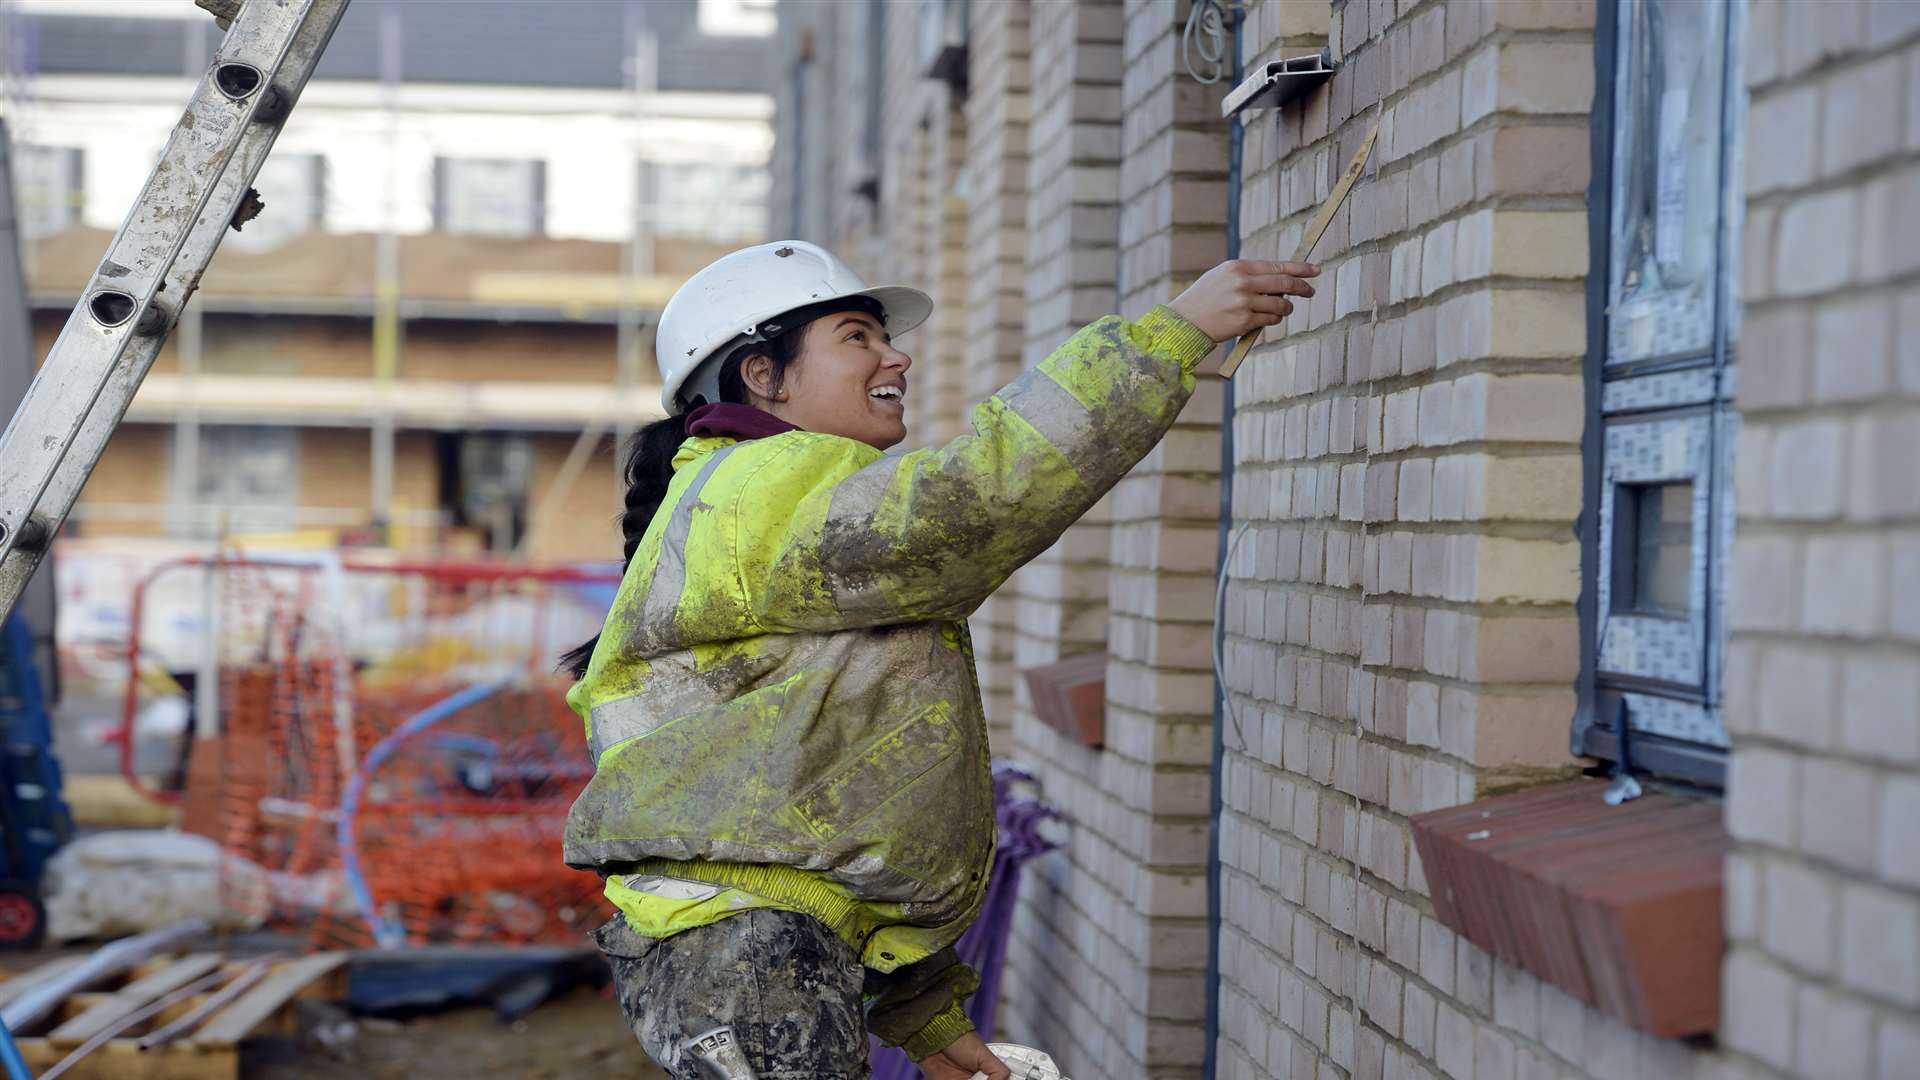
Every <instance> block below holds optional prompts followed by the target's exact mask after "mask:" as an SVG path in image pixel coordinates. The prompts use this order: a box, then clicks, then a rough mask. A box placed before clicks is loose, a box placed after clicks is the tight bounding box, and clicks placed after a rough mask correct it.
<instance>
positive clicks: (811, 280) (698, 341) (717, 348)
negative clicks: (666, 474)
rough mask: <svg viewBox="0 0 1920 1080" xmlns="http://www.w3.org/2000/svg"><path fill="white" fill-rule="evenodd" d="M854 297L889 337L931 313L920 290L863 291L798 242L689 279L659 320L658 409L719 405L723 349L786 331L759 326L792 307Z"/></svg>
mask: <svg viewBox="0 0 1920 1080" xmlns="http://www.w3.org/2000/svg"><path fill="white" fill-rule="evenodd" d="M853 296H864V297H868V298H870V299H872V300H873V301H874V302H876V303H878V304H879V305H880V309H881V311H882V312H883V313H884V314H885V317H886V322H887V332H888V333H890V334H894V335H899V334H904V333H906V332H907V331H909V330H911V329H913V328H914V327H916V326H919V325H920V324H921V323H923V322H926V321H927V316H928V315H929V314H931V313H932V312H933V300H932V299H931V298H930V297H928V296H927V294H926V293H923V292H921V291H920V290H919V289H908V288H904V287H901V286H898V285H883V286H880V287H879V288H869V287H868V285H867V283H866V282H864V281H862V280H860V275H858V274H856V273H854V272H853V268H852V267H850V266H848V265H847V264H846V263H843V262H841V261H840V259H839V257H838V256H836V255H834V253H833V252H831V251H828V250H827V249H826V248H823V247H820V246H819V245H817V244H809V243H807V242H806V241H804V240H776V241H774V242H773V243H771V244H761V245H759V246H757V247H750V248H742V249H741V250H739V251H736V252H733V253H732V254H730V255H723V256H721V257H720V258H719V259H717V260H715V261H714V262H713V264H712V265H710V266H708V267H707V268H706V269H704V270H702V271H700V272H699V273H697V274H695V275H693V276H692V277H690V278H688V279H687V282H686V284H684V285H682V286H680V288H679V289H678V290H677V291H676V292H675V293H674V294H673V298H672V299H671V300H668V301H667V307H666V310H664V311H662V312H661V313H660V329H659V331H658V333H656V334H655V336H654V350H653V355H654V358H655V360H657V361H658V362H659V364H660V405H661V407H662V408H664V409H666V410H667V415H669V416H672V415H675V414H678V413H680V412H683V411H685V402H684V401H683V399H691V398H692V397H694V396H696V395H697V396H700V397H704V398H706V400H707V401H709V402H715V401H719V400H720V362H721V361H723V360H725V359H726V357H727V355H728V354H730V353H731V352H732V351H733V350H732V349H731V348H729V347H728V346H732V345H737V344H744V343H746V342H749V341H760V340H764V339H765V338H766V337H770V336H772V335H773V334H774V333H778V332H779V331H781V330H785V329H787V328H786V327H783V326H776V327H765V328H763V326H762V324H763V323H765V322H767V321H768V320H770V319H774V318H775V317H776V316H778V315H782V314H785V313H786V312H789V311H792V310H794V309H795V308H802V307H811V306H813V305H815V304H820V303H824V302H826V301H830V300H842V299H845V298H847V297H853ZM709 361H712V362H711V363H709ZM683 389H684V391H685V392H684V393H683V392H682V391H683Z"/></svg>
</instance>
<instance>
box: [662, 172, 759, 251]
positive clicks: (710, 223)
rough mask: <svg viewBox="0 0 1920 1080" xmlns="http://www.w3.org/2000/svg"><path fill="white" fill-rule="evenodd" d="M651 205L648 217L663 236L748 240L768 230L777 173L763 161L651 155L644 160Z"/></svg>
mask: <svg viewBox="0 0 1920 1080" xmlns="http://www.w3.org/2000/svg"><path fill="white" fill-rule="evenodd" d="M645 170H646V176H645V179H646V183H645V186H644V187H643V189H642V190H643V191H645V192H646V196H645V197H646V198H648V199H649V200H650V201H651V203H652V205H651V206H649V207H647V208H646V215H647V220H648V221H650V222H652V223H653V224H654V228H655V231H656V232H658V233H659V234H660V235H662V236H683V237H687V238H690V239H696V240H716V241H720V242H722V243H749V242H753V241H757V240H759V239H761V238H762V237H764V236H765V235H766V233H767V203H768V201H769V196H770V195H771V192H772V174H771V173H769V172H768V170H767V169H766V167H765V166H762V165H741V164H736V163H732V162H712V161H686V162H679V161H651V162H647V163H646V165H645Z"/></svg>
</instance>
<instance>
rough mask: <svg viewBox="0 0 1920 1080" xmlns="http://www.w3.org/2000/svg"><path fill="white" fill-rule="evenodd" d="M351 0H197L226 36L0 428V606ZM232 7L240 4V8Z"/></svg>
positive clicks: (250, 201) (234, 218)
mask: <svg viewBox="0 0 1920 1080" xmlns="http://www.w3.org/2000/svg"><path fill="white" fill-rule="evenodd" d="M347 2H348V0H247V2H246V3H245V4H244V5H242V4H240V3H238V2H237V0H199V3H200V6H201V7H204V8H207V9H209V10H211V11H214V12H215V13H216V15H217V16H219V17H220V22H221V25H222V26H223V27H227V26H229V25H230V28H229V29H228V30H227V37H226V40H225V41H223V42H222V43H221V45H220V48H219V50H218V51H217V52H216V53H215V54H214V57H213V62H212V64H211V65H210V66H209V67H208V69H207V73H206V75H205V76H204V77H202V78H201V80H200V83H199V85H198V86H197V87H195V88H194V92H193V97H192V98H191V99H190V100H189V101H188V102H187V110H186V113H185V114H184V115H182V116H181V118H180V122H179V123H177V124H175V125H174V128H173V134H172V135H171V136H170V137H169V138H168V140H167V146H166V149H165V150H164V151H162V153H161V155H160V161H159V163H158V164H157V165H155V166H154V168H153V173H152V175H150V176H149V177H148V178H147V183H146V186H145V187H144V188H143V189H141V192H140V198H139V200H138V201H136V202H135V203H134V205H133V210H132V212H131V213H129V214H128V215H127V219H126V221H125V223H123V224H122V225H121V226H120V231H119V232H118V233H116V234H115V235H114V238H113V242H112V243H111V244H109V245H108V247H107V255H106V258H105V259H103V260H101V262H100V267H99V269H97V270H95V271H94V274H93V277H92V279H91V280H89V281H88V282H87V286H86V289H85V290H84V291H83V292H82V293H81V294H80V301H79V303H78V304H76V305H75V306H74V309H73V314H72V315H70V316H68V318H67V325H66V327H65V328H64V329H62V330H61V331H60V337H59V339H58V340H56V341H55V342H54V344H53V349H52V351H51V352H49V353H48V354H47V360H46V363H44V364H42V365H41V366H40V371H39V373H38V374H37V375H36V376H35V377H34V380H33V385H32V386H30V387H29V388H28V389H27V394H26V397H25V398H24V399H23V400H22V402H21V404H20V408H19V410H18V411H17V412H15V413H14V416H13V420H12V421H11V422H10V423H9V424H8V425H7V428H6V433H5V434H4V435H0V618H3V617H4V616H5V615H6V614H7V613H8V612H10V611H12V610H13V606H14V604H15V603H16V602H17V601H18V600H19V598H20V595H21V593H22V592H23V591H24V590H25V588H26V585H27V582H28V580H29V579H30V578H31V577H32V576H33V571H34V568H35V567H37V566H38V565H39V564H40V560H41V558H42V557H44V556H45V555H46V552H47V549H48V547H49V546H50V545H51V544H52V541H53V537H54V535H55V534H56V533H57V532H58V531H59V529H60V525H61V523H62V522H64V521H65V520H66V517H67V513H68V512H69V511H70V510H72V509H73V503H74V500H75V499H76V498H78V497H79V494H80V488H81V486H82V485H83V484H85V483H86V481H87V476H88V475H89V474H91V473H92V472H93V467H94V465H95V464H96V463H98V462H99V460H100V455H101V453H102V452H103V451H104V450H105V449H106V445H107V439H108V438H109V437H111V436H112V435H113V432H114V429H115V428H116V427H118V426H119V424H120V419H121V417H123V416H125V415H126V411H127V405H128V404H129V403H130V402H131V401H132V400H133V395H134V391H136V390H138V389H139V387H140V381H141V380H142V379H143V378H145V377H146V374H147V370H148V369H149V368H151V367H152V366H153V360H154V357H155V356H157V355H158V354H159V352H160V346H161V344H162V343H163V342H164V341H165V340H166V336H167V331H168V330H170V329H172V327H173V324H174V322H175V321H176V320H177V319H178V318H179V316H180V311H181V308H182V307H184V306H185V304H186V302H187V301H188V299H189V298H191V297H192V296H193V292H194V290H195V289H196V288H198V287H199V284H200V275H201V274H203V273H205V272H206V269H207V264H208V263H209V262H211V261H212V259H213V253H214V251H215V250H216V249H218V248H219V246H220V241H221V239H222V238H223V236H224V235H225V233H226V230H227V226H228V224H229V223H231V224H232V225H233V226H234V227H235V228H238V227H239V226H240V225H241V224H243V223H244V222H246V221H247V220H248V219H250V218H251V217H252V216H253V215H254V214H255V213H257V212H258V211H259V209H260V203H259V200H258V196H257V195H256V194H255V193H254V192H253V190H252V184H253V178H254V175H255V174H256V173H258V172H259V171H260V164H261V162H263V161H265V160H266V157H267V151H268V150H269V149H271V148H272V146H273V140H274V138H275V137H276V136H277V135H278V134H279V133H280V127H281V125H282V124H284V123H285V122H286V119H287V114H288V113H289V112H290V111H291V110H292V108H293V105H294V102H296V101H297V100H298V99H299V97H300V91H301V90H302V89H304V88H305V87H306V84H307V79H308V78H309V77H311V76H312V75H313V69H314V66H315V65H316V64H318V63H319V61H320V54H321V52H322V51H324V50H325V49H326V47H327V42H328V40H329V39H330V38H332V36H333V30H334V27H335V26H337V25H339V22H340V16H341V15H342V14H344V13H345V12H346V9H347ZM236 9H237V10H236Z"/></svg>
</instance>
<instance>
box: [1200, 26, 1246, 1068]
mask: <svg viewBox="0 0 1920 1080" xmlns="http://www.w3.org/2000/svg"><path fill="white" fill-rule="evenodd" d="M1232 18H1233V46H1232V59H1233V81H1232V82H1231V83H1230V84H1229V85H1232V86H1239V85H1240V81H1241V80H1242V79H1243V78H1245V77H1246V73H1245V72H1244V71H1243V70H1242V69H1241V63H1240V30H1241V26H1242V24H1243V23H1244V22H1245V21H1246V13H1245V12H1244V11H1242V10H1241V9H1240V8H1238V7H1236V8H1234V9H1233V16H1232ZM1245 143H1246V134H1245V129H1244V127H1243V124H1242V121H1241V118H1240V115H1239V114H1238V113H1236V114H1234V117H1233V126H1232V127H1230V128H1228V129H1227V258H1229V259H1237V258H1239V257H1240V173H1241V155H1242V153H1243V150H1244V147H1245ZM1222 381H1223V382H1226V380H1222ZM1222 389H1223V393H1222V402H1221V406H1220V539H1219V543H1218V547H1217V550H1216V554H1215V556H1214V565H1215V567H1216V568H1217V569H1218V572H1219V573H1220V574H1221V575H1222V576H1223V577H1224V576H1225V574H1226V573H1227V545H1228V541H1229V538H1230V537H1231V536H1232V533H1233V384H1232V383H1231V382H1226V385H1225V386H1224V387H1223V388H1222ZM1213 633H1214V650H1215V654H1216V655H1221V654H1223V653H1224V652H1225V650H1224V648H1223V645H1224V642H1225V639H1226V634H1227V627H1226V623H1225V619H1224V615H1223V617H1222V618H1221V619H1220V620H1219V621H1216V622H1215V623H1214V627H1213ZM1224 677H1225V676H1224V672H1222V671H1219V670H1216V671H1215V673H1214V687H1213V784H1212V789H1213V790H1212V794H1211V795H1210V796H1208V800H1207V801H1208V819H1207V1020H1206V1040H1207V1045H1206V1058H1205V1059H1204V1062H1203V1064H1202V1072H1201V1075H1202V1076H1203V1077H1205V1078H1206V1080H1215V1077H1217V1076H1218V1075H1219V1068H1220V1049H1219V1047H1220V918H1221V914H1220V913H1221V909H1222V908H1223V907H1224V906H1225V905H1224V904H1223V903H1222V898H1221V895H1220V886H1221V882H1220V817H1221V814H1222V813H1223V812H1224V809H1225V806H1226V773H1225V766H1226V761H1227V710H1226V706H1227V685H1226V683H1225V681H1224Z"/></svg>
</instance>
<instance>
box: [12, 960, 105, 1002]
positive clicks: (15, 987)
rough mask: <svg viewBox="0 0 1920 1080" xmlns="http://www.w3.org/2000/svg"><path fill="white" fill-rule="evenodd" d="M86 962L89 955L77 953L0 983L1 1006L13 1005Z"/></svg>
mask: <svg viewBox="0 0 1920 1080" xmlns="http://www.w3.org/2000/svg"><path fill="white" fill-rule="evenodd" d="M86 962H87V954H85V953H75V954H73V955H72V956H62V957H60V958H59V959H57V960H49V961H47V962H46V963H44V964H41V965H40V966H39V967H37V968H34V969H33V970H31V971H28V972H26V973H24V974H20V975H15V976H14V977H13V978H11V979H8V980H7V981H6V982H3V983H0V1006H5V1005H10V1004H12V1003H13V1001H14V999H15V998H18V997H19V996H20V995H21V994H24V993H26V992H27V991H29V990H31V989H33V988H34V987H36V986H39V985H40V984H41V983H44V982H46V981H47V980H49V979H53V978H56V977H58V976H60V975H64V974H66V973H67V972H69V971H72V970H73V969H74V968H77V967H79V966H80V965H81V964H84V963H86Z"/></svg>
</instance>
